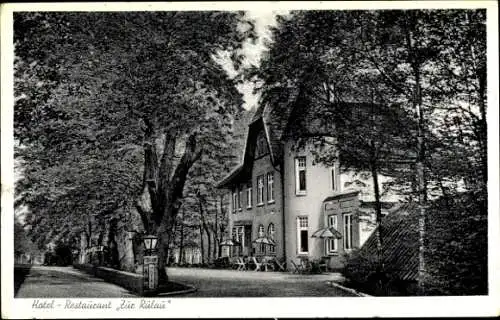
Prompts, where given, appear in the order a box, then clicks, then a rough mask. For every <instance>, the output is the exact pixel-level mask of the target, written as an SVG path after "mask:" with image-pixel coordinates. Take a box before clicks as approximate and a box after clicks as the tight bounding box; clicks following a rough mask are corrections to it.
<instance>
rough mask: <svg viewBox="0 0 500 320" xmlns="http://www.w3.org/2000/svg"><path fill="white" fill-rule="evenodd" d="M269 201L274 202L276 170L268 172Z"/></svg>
mask: <svg viewBox="0 0 500 320" xmlns="http://www.w3.org/2000/svg"><path fill="white" fill-rule="evenodd" d="M267 202H270V203H272V202H274V172H270V173H268V174H267Z"/></svg>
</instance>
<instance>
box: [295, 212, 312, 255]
mask: <svg viewBox="0 0 500 320" xmlns="http://www.w3.org/2000/svg"><path fill="white" fill-rule="evenodd" d="M307 229H308V224H307V217H298V218H297V241H298V243H297V249H298V253H299V254H304V253H308V252H309V245H308V244H309V243H308V242H309V239H308V231H307Z"/></svg>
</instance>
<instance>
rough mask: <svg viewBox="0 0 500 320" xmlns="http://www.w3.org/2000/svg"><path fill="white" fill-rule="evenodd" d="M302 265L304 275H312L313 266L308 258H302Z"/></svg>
mask: <svg viewBox="0 0 500 320" xmlns="http://www.w3.org/2000/svg"><path fill="white" fill-rule="evenodd" d="M300 264H301V265H302V272H303V273H311V272H312V264H311V261H309V259H308V258H301V259H300Z"/></svg>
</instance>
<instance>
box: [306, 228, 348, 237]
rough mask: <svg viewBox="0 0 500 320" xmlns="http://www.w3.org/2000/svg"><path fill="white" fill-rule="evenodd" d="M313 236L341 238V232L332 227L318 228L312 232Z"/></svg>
mask: <svg viewBox="0 0 500 320" xmlns="http://www.w3.org/2000/svg"><path fill="white" fill-rule="evenodd" d="M312 237H314V238H336V239H342V234H341V233H340V232H338V231H337V229H335V228H334V227H326V228H322V229H319V230H318V231H316V232H314V233H313V234H312Z"/></svg>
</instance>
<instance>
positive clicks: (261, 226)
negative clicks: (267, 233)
mask: <svg viewBox="0 0 500 320" xmlns="http://www.w3.org/2000/svg"><path fill="white" fill-rule="evenodd" d="M262 237H264V226H263V225H260V226H259V238H262Z"/></svg>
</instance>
